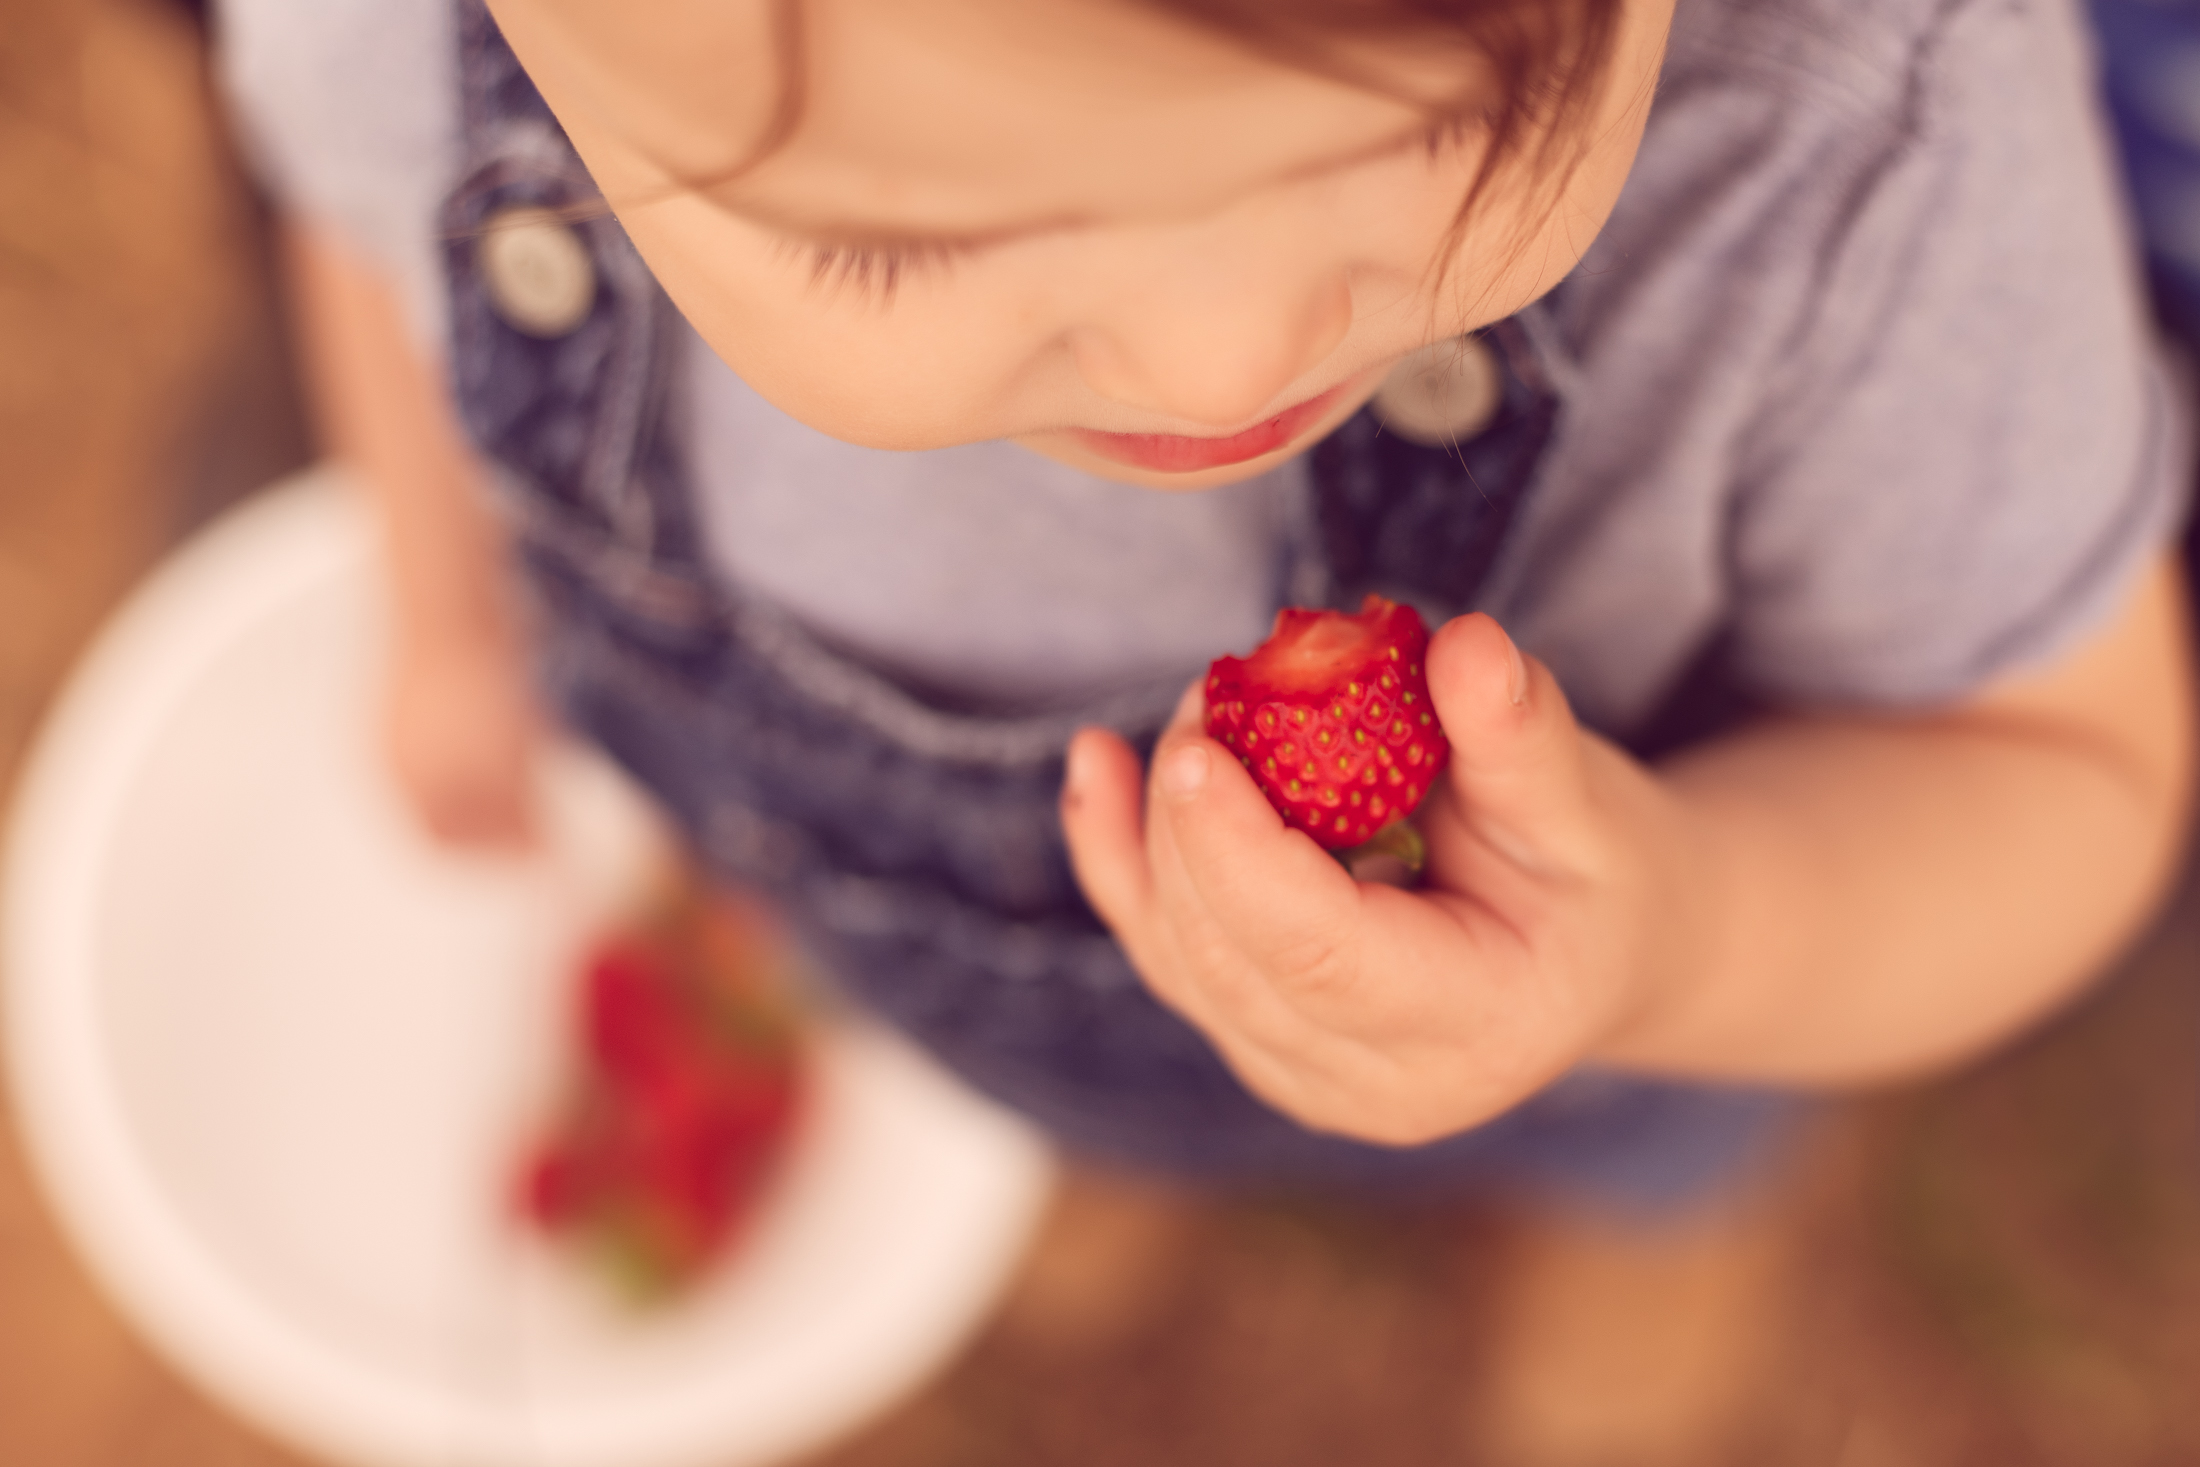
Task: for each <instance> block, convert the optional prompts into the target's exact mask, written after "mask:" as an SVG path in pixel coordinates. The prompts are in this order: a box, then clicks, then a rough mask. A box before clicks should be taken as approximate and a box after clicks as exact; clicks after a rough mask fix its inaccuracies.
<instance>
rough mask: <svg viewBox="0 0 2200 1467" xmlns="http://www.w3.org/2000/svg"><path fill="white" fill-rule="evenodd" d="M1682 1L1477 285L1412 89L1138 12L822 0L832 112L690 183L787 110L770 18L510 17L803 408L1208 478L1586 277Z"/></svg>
mask: <svg viewBox="0 0 2200 1467" xmlns="http://www.w3.org/2000/svg"><path fill="white" fill-rule="evenodd" d="M1672 6H1673V0H1627V3H1626V5H1625V7H1624V9H1623V12H1622V14H1623V21H1622V25H1621V31H1620V35H1619V38H1618V45H1617V50H1616V52H1615V54H1614V56H1613V59H1612V65H1611V69H1610V71H1609V73H1608V74H1607V75H1606V77H1605V78H1604V80H1603V82H1602V84H1601V87H1600V88H1599V90H1598V92H1597V94H1596V97H1595V99H1594V105H1593V107H1592V108H1591V111H1590V115H1589V116H1588V118H1587V121H1586V128H1587V130H1586V132H1585V133H1584V134H1583V135H1582V148H1583V149H1584V151H1582V152H1581V153H1580V154H1579V157H1580V163H1579V166H1578V167H1576V168H1575V169H1574V170H1573V171H1572V172H1571V173H1570V174H1568V175H1564V176H1563V177H1562V178H1554V179H1543V178H1531V177H1527V176H1524V175H1525V173H1526V170H1525V169H1513V170H1509V171H1501V172H1500V173H1499V175H1498V177H1497V179H1496V180H1495V182H1494V183H1493V185H1492V186H1491V187H1490V188H1489V189H1487V190H1486V191H1485V193H1484V194H1483V196H1482V197H1481V198H1480V199H1478V200H1477V202H1476V205H1475V209H1474V212H1473V215H1472V216H1471V218H1470V219H1469V222H1468V225H1467V227H1466V229H1465V231H1464V232H1463V233H1462V234H1461V235H1460V236H1459V237H1458V239H1457V244H1456V251H1455V253H1454V254H1453V256H1452V257H1451V259H1450V261H1449V268H1448V270H1446V271H1444V272H1441V273H1440V272H1439V271H1438V270H1437V269H1436V268H1435V267H1436V266H1437V265H1438V264H1439V263H1441V262H1440V261H1439V260H1438V256H1439V254H1440V252H1441V251H1442V250H1443V248H1444V246H1445V241H1446V238H1447V234H1448V232H1449V231H1450V230H1451V228H1452V225H1453V222H1454V219H1455V216H1456V215H1457V212H1458V208H1459V204H1460V201H1461V199H1462V198H1464V197H1465V194H1466V192H1467V190H1468V188H1469V187H1470V186H1471V184H1472V181H1473V178H1474V175H1475V170H1476V168H1477V166H1478V164H1479V161H1480V157H1481V151H1480V150H1481V143H1480V141H1479V139H1478V138H1477V137H1475V136H1473V135H1471V134H1470V135H1468V136H1466V137H1465V138H1464V139H1458V140H1452V141H1448V142H1436V143H1434V144H1432V142H1431V138H1430V135H1429V124H1428V119H1427V114H1426V113H1425V112H1424V111H1423V110H1422V109H1420V108H1418V107H1416V106H1413V105H1411V104H1410V103H1409V102H1407V101H1403V100H1400V99H1399V97H1398V96H1397V95H1387V94H1384V93H1378V92H1374V91H1370V90H1367V89H1365V88H1362V87H1354V86H1351V85H1348V84H1346V83H1344V82H1341V81H1337V80H1332V79H1328V78H1325V77H1322V76H1317V75H1314V74H1311V73H1309V72H1306V71H1303V70H1298V69H1295V68H1292V67H1290V66H1288V65H1285V64H1282V63H1280V62H1276V61H1270V60H1267V59H1263V58H1260V57H1257V56H1255V55H1253V54H1251V53H1250V52H1248V51H1247V50H1245V49H1244V48H1242V47H1240V46H1236V45H1233V44H1232V43H1231V42H1230V41H1228V40H1227V39H1225V38H1222V37H1218V36H1215V35H1211V34H1209V33H1207V32H1205V31H1201V30H1198V29H1195V28H1192V27H1190V26H1189V25H1186V24H1184V23H1182V22H1179V21H1177V20H1175V19H1174V18H1172V17H1169V16H1166V15H1162V14H1158V13H1154V12H1149V11H1147V10H1144V9H1141V8H1139V7H1136V6H1133V5H1129V4H1124V3H1120V0H802V3H801V4H800V6H799V14H800V17H801V26H802V39H803V53H804V55H803V99H802V108H801V114H800V122H799V125H798V126H797V127H796V129H795V131H794V133H793V135H792V136H791V137H790V138H788V139H787V140H786V142H785V143H784V145H783V146H780V147H779V148H777V149H776V151H773V152H772V153H771V154H770V155H769V156H768V157H767V158H766V159H765V160H764V161H763V162H762V163H760V164H758V165H757V166H756V167H754V168H751V169H748V170H746V171H742V172H740V173H738V174H737V175H736V176H734V177H733V178H731V179H730V180H729V181H726V182H723V183H717V184H713V185H709V186H707V187H689V186H685V185H683V184H682V183H681V182H680V180H682V179H698V178H709V177H712V176H715V175H718V174H721V173H723V172H724V171H725V170H727V169H728V168H730V167H733V166H734V165H736V164H737V163H738V162H739V161H740V160H742V159H743V157H744V156H745V155H746V153H747V152H748V151H749V149H750V148H752V147H753V146H754V144H755V142H756V140H757V139H758V138H759V137H760V136H761V135H762V134H763V133H764V131H765V129H766V127H767V125H768V122H769V119H770V118H771V116H772V114H773V109H774V104H775V101H776V99H777V96H778V89H779V87H780V85H781V82H782V78H781V76H780V75H779V71H780V66H779V62H778V61H777V59H776V56H775V50H774V45H773V38H772V11H773V8H774V7H773V5H772V4H771V3H770V0H649V4H648V5H647V6H646V7H644V8H643V9H642V10H640V11H639V12H638V11H637V10H636V8H635V7H632V6H624V5H607V4H604V3H602V0H495V4H494V9H495V11H496V13H497V18H498V20H499V22H500V23H501V24H502V26H503V28H504V31H505V34H506V36H507V37H508V38H509V39H510V41H511V43H512V46H513V48H514V49H515V50H516V51H517V52H518V54H519V56H520V58H521V60H522V61H523V62H524V63H525V65H526V66H527V69H528V71H529V73H530V74H532V76H533V77H534V78H535V80H536V82H537V84H538V85H539V86H540V87H541V90H542V92H543V95H544V97H545V98H546V99H547V100H548V101H549V103H550V105H551V107H552V108H553V109H554V110H555V111H556V112H557V114H558V117H559V119H560V120H561V121H562V122H563V123H564V125H565V128H566V130H567V132H568V133H569V134H570V136H571V137H572V140H573V143H574V145H575V146H576V147H577V148H578V149H579V150H580V153H581V156H582V157H583V158H584V159H585V160H586V161H587V163H588V166H589V168H590V170H591V171H592V172H593V173H594V174H595V177H596V180H597V182H598V184H599V185H600V186H601V187H602V189H603V191H604V194H605V196H606V197H607V198H608V199H609V200H610V201H611V203H612V205H613V207H614V208H615V209H616V210H617V212H618V215H619V218H620V220H621V222H622V223H623V224H624V225H625V227H626V229H627V232H628V233H629V234H630V235H631V236H632V237H633V240H634V243H635V244H636V245H637V246H638V247H639V248H640V250H641V252H642V254H643V256H644V257H645V258H646V259H647V260H648V262H649V264H650V267H651V268H652V269H653V270H654V271H655V272H656V275H657V278H658V279H659V280H660V281H662V282H663V284H664V286H665V289H666V290H667V291H669V292H670V293H671V295H672V298H673V300H674V301H675V302H676V303H677V304H678V305H679V307H680V308H681V310H682V311H684V312H685V313H686V314H687V316H688V319H689V320H691V321H692V322H694V324H695V326H696V329H697V330H699V331H700V332H701V333H702V334H703V336H704V338H705V339H706V340H708V341H709V342H710V344H711V345H712V346H713V347H714V348H715V349H716V350H717V351H718V353H719V354H720V355H721V356H723V357H724V358H725V360H726V362H727V363H728V364H729V365H730V366H732V367H733V369H734V370H735V371H736V372H738V373H739V374H740V375H741V377H742V378H743V379H744V380H746V381H747V382H748V383H749V384H750V385H751V386H752V387H754V388H755V389H756V390H757V391H759V392H761V393H762V394H763V395H764V396H765V397H767V398H768V399H770V400H771V401H772V402H773V403H774V404H776V405H777V406H778V407H780V408H781V409H782V410H784V411H786V412H787V413H789V414H791V415H793V416H794V417H796V418H799V419H800V420H802V421H803V422H805V423H808V424H810V425H811V426H813V427H816V428H818V429H821V430H822V431H824V432H826V433H830V434H832V435H833V436H835V437H837V438H842V439H846V440H847V441H849V442H852V443H859V444H865V445H869V446H872V447H878V448H937V447H945V446H948V445H952V444H959V443H969V442H975V441H978V440H982V439H991V438H1010V439H1014V440H1015V441H1017V442H1019V443H1022V444H1024V445H1026V446H1027V447H1029V448H1032V449H1035V450H1037V451H1038V452H1040V453H1044V454H1046V455H1048V456H1049V457H1051V458H1056V459H1059V460H1062V461H1063V462H1065V463H1070V464H1074V465H1076V466H1078V467H1080V468H1085V469H1089V470H1091V471H1093V472H1095V473H1098V474H1102V475H1105V476H1107V477H1109V478H1113V479H1119V480H1124V481H1128V482H1133V483H1142V484H1150V485H1155V486H1159V487H1165V488H1200V487H1205V486H1207V485H1211V484H1220V483H1227V482H1231V481H1234V480H1237V479H1242V478H1245V477H1248V476H1249V475H1251V474H1254V473H1258V472H1260V471H1262V470H1264V469H1267V468H1270V467H1272V466H1273V465H1274V464H1276V463H1277V462H1278V461H1279V460H1281V459H1282V458H1284V457H1287V456H1288V455H1290V454H1292V453H1294V452H1297V451H1299V450H1301V449H1303V448H1304V447H1305V446H1306V445H1307V444H1309V443H1312V442H1313V441H1315V440H1316V439H1317V438H1319V437H1320V436H1321V435H1322V434H1324V433H1326V432H1328V431H1329V430H1330V429H1331V428H1332V427H1334V426H1335V425H1336V424H1338V423H1339V422H1341V421H1343V419H1344V418H1346V417H1347V416H1349V415H1350V414H1351V413H1352V411H1353V410H1354V409H1355V408H1357V407H1358V406H1359V405H1360V404H1361V403H1362V402H1364V401H1365V400H1366V398H1367V397H1368V396H1369V394H1370V393H1372V392H1373V391H1374V389H1375V387H1376V386H1377V384H1378V383H1379V382H1380V381H1381V379H1382V376H1383V374H1384V372H1385V371H1386V369H1387V368H1388V367H1389V365H1390V364H1391V363H1393V362H1394V361H1396V360H1397V358H1398V357H1400V356H1401V355H1403V354H1405V353H1406V352H1409V351H1411V350H1413V349H1415V348H1417V347H1420V346H1422V345H1425V344H1427V343H1429V342H1431V341H1435V340H1439V339H1442V338H1444V337H1448V336H1453V335H1456V334H1458V333H1460V332H1463V331H1467V330H1471V329H1473V328H1474V327H1477V326H1481V325H1485V324H1487V323H1489V322H1491V321H1495V320H1498V319H1500V318H1502V317H1504V316H1507V315H1510V314H1511V313H1512V312H1514V311H1516V310H1518V309H1519V308H1520V307H1522V306H1523V305H1525V304H1527V303H1528V302H1529V301H1531V300H1534V299H1535V298H1536V297H1537V296H1539V295H1541V294H1542V293H1543V292H1544V291H1546V290H1548V289H1550V287H1551V286H1553V285H1555V284H1556V283H1557V282H1558V280H1559V279H1560V278H1561V277H1562V276H1564V275H1565V274H1566V272H1567V271H1569V270H1571V269H1572V268H1573V266H1574V265H1575V263H1576V262H1577V261H1578V260H1579V259H1580V258H1581V255H1582V252H1583V251H1584V250H1585V249H1587V248H1588V245H1589V241H1590V240H1591V238H1593V237H1594V236H1595V234H1596V232H1597V230H1598V229H1599V228H1600V227H1601V226H1602V224H1603V222H1604V219H1605V216H1606V214H1607V213H1608V212H1609V211H1610V209H1611V207H1612V204H1613V201H1614V200H1615V199H1616V198H1617V197H1618V194H1619V189H1620V185H1621V183H1622V182H1623V180H1624V179H1625V177H1626V174H1627V170H1628V167H1629V166H1630V165H1631V164H1632V162H1633V160H1634V154H1635V148H1636V146H1637V144H1638V142H1639V141H1640V139H1641V135H1642V124H1643V119H1644V115H1645V113H1646V112H1647V110H1648V106H1649V101H1650V94H1651V91H1652V88H1653V86H1654V84H1655V81H1656V75H1657V66H1658V61H1659V57H1660V54H1661V52H1662V48H1663V45H1664V40H1665V34H1666V30H1667V27H1668V26H1669V24H1670V22H1671V15H1672ZM638 13H639V14H646V15H648V16H649V17H651V22H650V23H649V24H648V25H646V26H637V25H636V24H635V17H636V15H637V14H638ZM1355 62H1356V63H1357V64H1360V65H1361V66H1362V67H1363V68H1364V69H1367V70H1368V71H1370V72H1372V74H1375V75H1378V76H1380V77H1382V78H1383V79H1384V80H1385V81H1386V82H1389V81H1393V80H1394V81H1395V82H1396V91H1397V93H1399V94H1402V95H1404V96H1408V97H1411V96H1433V95H1444V94H1449V93H1450V92H1452V91H1453V90H1455V89H1456V87H1457V85H1458V81H1459V78H1460V76H1461V75H1462V70H1461V67H1462V63H1461V61H1460V60H1459V58H1457V57H1452V58H1448V59H1443V60H1440V61H1439V60H1434V59H1431V58H1429V57H1428V55H1427V54H1426V52H1425V51H1423V52H1422V53H1421V54H1420V55H1418V56H1403V55H1390V56H1384V55H1380V54H1369V55H1365V56H1356V57H1355ZM1466 74H1467V75H1470V76H1471V75H1472V73H1471V71H1469V72H1467V73H1466ZM1535 143H1536V140H1535V139H1530V140H1529V141H1528V145H1527V147H1526V148H1525V149H1524V150H1523V152H1522V154H1521V156H1523V157H1528V158H1533V157H1536V156H1538V153H1537V149H1536V146H1535ZM1552 156H1557V157H1562V158H1570V157H1573V156H1575V154H1574V153H1573V151H1572V150H1570V149H1568V148H1565V147H1561V148H1558V149H1556V150H1554V152H1553V154H1552ZM1561 185H1562V186H1561ZM1554 190H1555V191H1554Z"/></svg>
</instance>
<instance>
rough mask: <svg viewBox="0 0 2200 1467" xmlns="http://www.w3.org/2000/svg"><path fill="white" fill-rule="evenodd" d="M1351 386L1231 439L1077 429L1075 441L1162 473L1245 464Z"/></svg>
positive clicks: (1304, 425)
mask: <svg viewBox="0 0 2200 1467" xmlns="http://www.w3.org/2000/svg"><path fill="white" fill-rule="evenodd" d="M1347 385H1348V384H1346V383H1339V384H1338V385H1336V386H1335V387H1332V388H1330V389H1329V390H1328V391H1327V392H1324V393H1322V394H1321V395H1319V396H1317V397H1310V398H1308V399H1307V400H1306V401H1304V402H1302V403H1299V404H1298V405H1297V406H1295V407H1288V408H1285V409H1284V410H1283V411H1282V412H1280V413H1278V414H1276V415H1275V416H1274V417H1272V418H1269V419H1266V420H1265V421H1263V422H1259V423H1255V424H1254V425H1253V426H1252V427H1250V428H1247V429H1246V430H1245V431H1244V432H1242V433H1232V434H1231V435H1230V436H1229V437H1227V438H1193V437H1189V436H1186V435H1184V434H1180V433H1102V432H1100V431H1099V430H1098V429H1094V428H1077V429H1073V430H1072V431H1073V432H1074V433H1075V435H1076V438H1077V441H1078V442H1080V443H1082V444H1084V446H1085V447H1086V448H1088V449H1090V450H1091V451H1092V452H1094V453H1096V454H1098V455H1099V456H1100V457H1102V458H1104V459H1109V460H1112V461H1113V462H1115V463H1119V464H1128V465H1130V466H1131V467H1132V468H1138V469H1147V470H1151V471H1155V472H1159V473H1164V474H1191V473H1197V472H1198V471H1200V470H1201V469H1219V468H1222V467H1224V466H1225V465H1228V464H1241V463H1244V462H1245V461H1246V460H1247V459H1254V458H1259V457H1260V456H1261V455H1263V454H1268V453H1274V452H1275V451H1276V450H1278V449H1280V448H1285V447H1288V446H1289V445H1290V443H1291V442H1292V441H1293V440H1294V439H1296V438H1297V437H1298V436H1299V435H1300V434H1302V433H1304V432H1305V431H1306V430H1307V429H1308V428H1309V427H1311V426H1312V425H1313V424H1314V423H1315V422H1316V421H1318V420H1319V419H1320V418H1321V417H1322V415H1323V414H1325V413H1327V412H1328V411H1329V410H1330V408H1332V407H1334V406H1335V405H1336V402H1337V399H1338V397H1339V396H1340V395H1341V394H1342V393H1343V392H1344V390H1345V387H1346V386H1347Z"/></svg>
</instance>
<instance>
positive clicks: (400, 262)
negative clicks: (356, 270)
mask: <svg viewBox="0 0 2200 1467" xmlns="http://www.w3.org/2000/svg"><path fill="white" fill-rule="evenodd" d="M453 11H454V7H453V6H452V5H451V4H450V3H449V0H215V4H214V8H213V21H214V41H215V65H216V76H217V80H218V82H219V84H220V86H221V88H222V91H223V93H224V95H225V97H226V99H227V101H228V104H229V109H230V115H231V118H232V121H233V123H234V125H235V129H236V132H237V135H238V137H239V139H240V141H241V144H242V146H243V148H244V152H245V155H246V157H247V159H248V160H249V162H250V164H251V166H252V167H253V169H254V171H255V172H256V173H257V175H258V177H259V179H260V181H261V182H262V184H263V185H264V186H265V187H266V189H267V190H268V192H269V193H270V194H271V195H272V196H273V197H274V198H275V200H276V201H277V203H278V204H279V205H280V206H282V207H283V208H285V209H288V210H291V211H293V212H295V213H298V214H302V215H305V216H308V217H311V218H313V219H315V220H317V221H318V222H320V223H322V224H324V225H326V226H328V227H330V228H333V229H334V230H335V231H336V232H337V233H338V234H339V235H340V236H342V237H343V238H344V239H346V240H347V241H349V242H350V243H351V244H352V245H353V246H354V247H355V248H356V249H358V250H359V251H360V252H361V253H362V254H363V255H365V256H366V257H367V258H368V259H370V260H372V261H374V262H375V263H376V264H378V265H380V266H382V267H383V268H384V269H386V270H387V271H389V272H390V275H391V277H392V279H393V280H394V281H395V283H396V285H397V287H398V290H399V293H400V295H401V297H402V298H403V300H404V301H405V303H406V307H407V310H408V313H409V314H410V316H411V317H412V321H413V325H414V327H415V329H416V330H417V331H418V333H419V336H420V339H421V340H422V341H423V342H438V341H440V340H441V337H442V284H441V266H440V262H439V260H438V257H437V250H436V241H435V220H436V218H437V215H438V213H439V211H440V209H441V206H442V200H443V196H444V194H445V193H446V192H447V191H448V189H449V186H450V182H451V180H452V178H453V177H454V176H455V173H456V169H457V151H458V149H457V139H458V125H457V74H456V73H457V60H456V56H457V52H456V40H455V20H454V15H453Z"/></svg>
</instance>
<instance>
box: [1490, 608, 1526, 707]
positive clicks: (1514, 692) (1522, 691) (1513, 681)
mask: <svg viewBox="0 0 2200 1467" xmlns="http://www.w3.org/2000/svg"><path fill="white" fill-rule="evenodd" d="M1497 634H1498V635H1499V636H1500V637H1503V638H1504V639H1505V665H1506V666H1507V667H1508V668H1509V669H1510V670H1511V678H1510V681H1509V682H1508V684H1507V685H1506V688H1505V695H1506V696H1507V697H1509V698H1511V699H1512V705H1513V707H1515V708H1518V707H1519V706H1520V705H1521V704H1523V703H1525V702H1527V701H1528V660H1527V659H1526V658H1525V657H1522V656H1521V655H1520V649H1519V648H1518V647H1516V646H1514V645H1513V639H1512V634H1511V633H1509V632H1507V631H1506V630H1505V629H1504V628H1503V627H1499V628H1498V629H1497Z"/></svg>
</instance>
